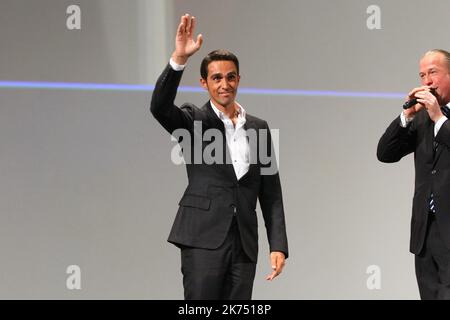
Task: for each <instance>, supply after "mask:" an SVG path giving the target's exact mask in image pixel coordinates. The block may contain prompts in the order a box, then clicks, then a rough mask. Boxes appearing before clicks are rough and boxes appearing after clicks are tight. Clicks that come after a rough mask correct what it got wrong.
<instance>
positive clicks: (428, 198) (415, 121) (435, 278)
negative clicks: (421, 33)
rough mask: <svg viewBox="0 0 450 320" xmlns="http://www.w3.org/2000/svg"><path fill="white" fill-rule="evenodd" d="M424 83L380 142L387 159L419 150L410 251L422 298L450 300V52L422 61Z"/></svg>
mask: <svg viewBox="0 0 450 320" xmlns="http://www.w3.org/2000/svg"><path fill="white" fill-rule="evenodd" d="M419 69H420V70H419V75H420V79H421V82H422V86H421V87H418V88H414V89H413V90H412V91H411V92H410V93H409V95H408V98H407V99H408V100H411V99H416V102H417V103H416V104H415V105H413V106H412V107H411V108H409V109H406V110H404V111H403V112H402V114H401V115H400V117H397V118H396V119H395V120H394V121H393V122H392V123H391V124H390V126H389V127H388V128H387V130H386V132H385V133H384V134H383V136H382V137H381V139H380V141H379V143H378V150H377V156H378V159H379V160H380V161H382V162H397V161H399V160H400V159H401V158H402V157H403V156H405V155H407V154H409V153H412V152H414V162H415V171H416V176H415V191H414V199H413V207H412V219H411V241H410V251H411V252H412V253H414V254H415V266H416V277H417V282H418V286H419V291H420V296H421V298H422V299H450V122H449V121H448V120H447V117H448V116H449V115H448V107H447V106H446V105H447V104H448V103H449V102H450V53H448V52H447V51H444V50H441V49H435V50H431V51H428V52H427V53H425V55H424V56H423V57H422V59H421V60H420V68H419Z"/></svg>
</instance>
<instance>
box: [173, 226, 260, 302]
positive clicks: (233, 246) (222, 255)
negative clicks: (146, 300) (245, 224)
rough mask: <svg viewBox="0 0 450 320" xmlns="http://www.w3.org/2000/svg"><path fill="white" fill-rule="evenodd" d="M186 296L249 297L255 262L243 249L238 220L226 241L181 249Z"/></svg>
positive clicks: (199, 298) (244, 298) (197, 298)
mask: <svg viewBox="0 0 450 320" xmlns="http://www.w3.org/2000/svg"><path fill="white" fill-rule="evenodd" d="M181 271H182V273H183V286H184V298H185V299H186V300H194V299H195V300H250V299H251V297H252V290H253V280H254V279H255V271H256V263H255V262H252V261H251V260H250V259H249V258H248V256H247V255H246V254H245V252H244V250H243V249H242V245H241V240H240V236H239V230H238V227H237V224H236V222H235V220H233V224H232V226H231V228H230V231H229V232H228V236H227V238H226V239H225V241H224V243H223V244H222V245H221V246H220V247H219V248H217V249H214V250H208V249H200V248H190V247H185V248H182V249H181Z"/></svg>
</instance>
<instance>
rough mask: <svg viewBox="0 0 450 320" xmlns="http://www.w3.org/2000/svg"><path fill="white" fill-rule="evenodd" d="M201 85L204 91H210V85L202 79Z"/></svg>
mask: <svg viewBox="0 0 450 320" xmlns="http://www.w3.org/2000/svg"><path fill="white" fill-rule="evenodd" d="M200 84H201V85H202V87H203V89H205V90H206V91H208V83H207V82H206V80H205V79H203V78H200Z"/></svg>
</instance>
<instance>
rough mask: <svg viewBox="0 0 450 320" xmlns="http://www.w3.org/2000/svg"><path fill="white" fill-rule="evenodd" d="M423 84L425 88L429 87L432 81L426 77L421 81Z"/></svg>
mask: <svg viewBox="0 0 450 320" xmlns="http://www.w3.org/2000/svg"><path fill="white" fill-rule="evenodd" d="M423 84H424V85H426V86H431V85H432V84H433V79H431V77H430V76H428V75H426V76H425V77H424V79H423Z"/></svg>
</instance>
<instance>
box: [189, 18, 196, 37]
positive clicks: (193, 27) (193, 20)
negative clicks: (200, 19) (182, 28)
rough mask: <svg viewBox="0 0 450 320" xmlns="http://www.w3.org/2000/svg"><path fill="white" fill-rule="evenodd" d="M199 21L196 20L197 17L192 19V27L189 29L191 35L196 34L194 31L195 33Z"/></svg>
mask: <svg viewBox="0 0 450 320" xmlns="http://www.w3.org/2000/svg"><path fill="white" fill-rule="evenodd" d="M196 21H197V20H195V17H192V19H191V25H190V28H189V33H190V34H192V35H193V34H194V31H195V25H196V24H197V22H196Z"/></svg>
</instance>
